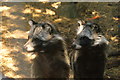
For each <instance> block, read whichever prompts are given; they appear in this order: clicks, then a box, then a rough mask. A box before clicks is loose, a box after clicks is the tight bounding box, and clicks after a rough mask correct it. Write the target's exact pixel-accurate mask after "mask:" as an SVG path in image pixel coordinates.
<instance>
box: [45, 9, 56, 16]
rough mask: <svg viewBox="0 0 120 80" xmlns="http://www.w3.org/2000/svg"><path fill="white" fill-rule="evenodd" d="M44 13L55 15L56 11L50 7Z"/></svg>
mask: <svg viewBox="0 0 120 80" xmlns="http://www.w3.org/2000/svg"><path fill="white" fill-rule="evenodd" d="M43 14H48V15H55V12H54V11H52V10H50V9H46V12H43Z"/></svg>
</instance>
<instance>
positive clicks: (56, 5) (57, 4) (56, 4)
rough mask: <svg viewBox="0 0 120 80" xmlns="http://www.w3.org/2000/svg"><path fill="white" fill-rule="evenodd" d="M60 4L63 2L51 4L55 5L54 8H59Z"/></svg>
mask: <svg viewBox="0 0 120 80" xmlns="http://www.w3.org/2000/svg"><path fill="white" fill-rule="evenodd" d="M60 5H61V2H56V3H53V4H51V6H52V7H54V8H56V9H57V8H58V7H59V6H60Z"/></svg>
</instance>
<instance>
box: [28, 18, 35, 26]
mask: <svg viewBox="0 0 120 80" xmlns="http://www.w3.org/2000/svg"><path fill="white" fill-rule="evenodd" d="M28 23H29V25H30V26H31V27H32V26H33V25H34V24H37V22H35V21H34V20H32V19H31V20H29V21H28Z"/></svg>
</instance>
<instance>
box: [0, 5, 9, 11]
mask: <svg viewBox="0 0 120 80" xmlns="http://www.w3.org/2000/svg"><path fill="white" fill-rule="evenodd" d="M10 8H11V7H7V6H0V12H2V11H6V10H9V9H10Z"/></svg>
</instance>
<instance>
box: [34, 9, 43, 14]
mask: <svg viewBox="0 0 120 80" xmlns="http://www.w3.org/2000/svg"><path fill="white" fill-rule="evenodd" d="M34 10H35V13H41V12H42V10H41V9H34Z"/></svg>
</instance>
